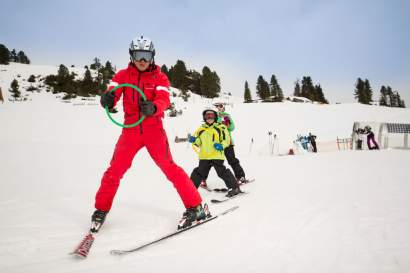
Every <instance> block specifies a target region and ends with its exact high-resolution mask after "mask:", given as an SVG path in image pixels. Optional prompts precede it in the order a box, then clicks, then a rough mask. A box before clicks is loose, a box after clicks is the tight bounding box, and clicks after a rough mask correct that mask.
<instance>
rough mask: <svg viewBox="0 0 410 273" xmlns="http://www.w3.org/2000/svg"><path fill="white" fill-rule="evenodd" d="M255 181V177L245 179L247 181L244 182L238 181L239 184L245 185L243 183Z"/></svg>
mask: <svg viewBox="0 0 410 273" xmlns="http://www.w3.org/2000/svg"><path fill="white" fill-rule="evenodd" d="M254 181H255V178H251V179H245V181H244V182H240V181H238V184H239V186H243V185H246V184H249V183H252V182H254Z"/></svg>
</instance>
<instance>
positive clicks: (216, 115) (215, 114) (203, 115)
mask: <svg viewBox="0 0 410 273" xmlns="http://www.w3.org/2000/svg"><path fill="white" fill-rule="evenodd" d="M207 113H213V114H214V116H215V121H216V120H217V119H218V112H216V111H215V110H213V109H205V110H204V111H203V112H202V119H203V120H204V121H206V119H205V115H206V114H207Z"/></svg>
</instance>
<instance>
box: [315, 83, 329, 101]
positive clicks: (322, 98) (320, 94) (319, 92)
mask: <svg viewBox="0 0 410 273" xmlns="http://www.w3.org/2000/svg"><path fill="white" fill-rule="evenodd" d="M315 101H318V102H320V103H324V104H328V103H329V102H328V101H327V100H326V98H325V95H324V94H323V90H322V87H321V86H320V84H317V85H316V86H315Z"/></svg>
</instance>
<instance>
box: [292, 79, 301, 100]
mask: <svg viewBox="0 0 410 273" xmlns="http://www.w3.org/2000/svg"><path fill="white" fill-rule="evenodd" d="M301 94H302V91H301V89H300V84H299V79H297V80H296V82H295V88H294V91H293V96H295V97H300V96H301Z"/></svg>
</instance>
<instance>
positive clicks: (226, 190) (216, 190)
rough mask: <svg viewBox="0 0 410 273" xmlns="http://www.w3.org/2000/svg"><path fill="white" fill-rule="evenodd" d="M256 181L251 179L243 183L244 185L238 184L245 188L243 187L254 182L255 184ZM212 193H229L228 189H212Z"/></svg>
mask: <svg viewBox="0 0 410 273" xmlns="http://www.w3.org/2000/svg"><path fill="white" fill-rule="evenodd" d="M254 181H255V179H254V178H252V179H249V180H245V182H243V183H241V182H239V181H238V184H239V186H243V185H246V184H249V183H252V182H254ZM211 191H215V192H228V189H227V188H216V189H211Z"/></svg>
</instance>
